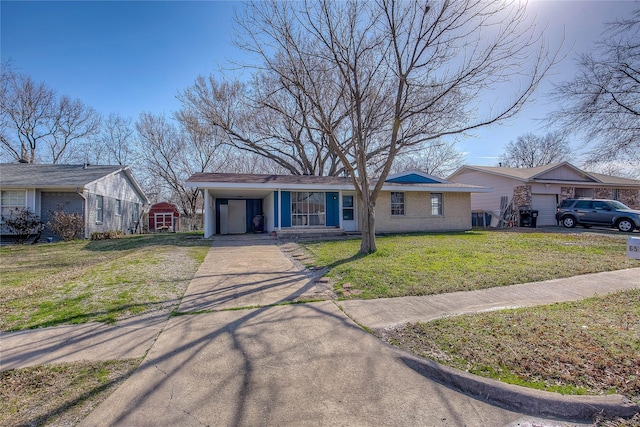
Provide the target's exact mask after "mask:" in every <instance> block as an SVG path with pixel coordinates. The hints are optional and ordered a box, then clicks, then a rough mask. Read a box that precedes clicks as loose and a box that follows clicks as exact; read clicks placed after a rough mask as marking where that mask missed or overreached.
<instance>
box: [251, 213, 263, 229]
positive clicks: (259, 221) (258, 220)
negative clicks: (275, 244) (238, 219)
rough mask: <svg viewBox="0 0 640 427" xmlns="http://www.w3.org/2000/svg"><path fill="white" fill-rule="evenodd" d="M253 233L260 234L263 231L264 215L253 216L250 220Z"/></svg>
mask: <svg viewBox="0 0 640 427" xmlns="http://www.w3.org/2000/svg"><path fill="white" fill-rule="evenodd" d="M251 223H252V224H253V232H254V233H262V232H263V231H264V215H254V217H253V219H252V220H251Z"/></svg>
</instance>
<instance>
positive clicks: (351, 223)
mask: <svg viewBox="0 0 640 427" xmlns="http://www.w3.org/2000/svg"><path fill="white" fill-rule="evenodd" d="M342 228H343V229H344V230H345V231H358V216H357V214H356V193H348V192H343V193H342Z"/></svg>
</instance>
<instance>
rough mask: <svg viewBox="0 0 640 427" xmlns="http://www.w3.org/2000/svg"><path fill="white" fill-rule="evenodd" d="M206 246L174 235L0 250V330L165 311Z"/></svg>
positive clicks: (193, 237)
mask: <svg viewBox="0 0 640 427" xmlns="http://www.w3.org/2000/svg"><path fill="white" fill-rule="evenodd" d="M210 245H211V243H210V242H209V241H206V240H203V239H201V236H200V235H194V234H187V233H184V234H183V233H178V234H158V235H132V236H125V237H122V238H118V239H114V240H101V241H74V242H68V243H64V242H61V243H50V244H38V245H18V246H7V247H3V248H0V260H1V261H2V268H1V269H0V330H2V331H15V330H20V329H29V328H38V327H47V326H55V325H60V324H69V323H83V322H88V321H102V322H114V321H116V320H117V319H118V318H121V317H123V316H128V315H132V314H139V313H142V312H147V311H152V310H167V312H168V310H170V309H172V308H174V307H176V306H177V305H178V304H179V301H180V298H181V297H182V295H183V294H184V291H185V289H186V287H187V285H188V284H189V281H190V280H191V278H192V277H193V275H194V273H195V272H196V270H197V269H198V267H199V265H200V264H201V263H202V261H203V260H204V257H205V255H206V253H207V251H208V249H209V247H210Z"/></svg>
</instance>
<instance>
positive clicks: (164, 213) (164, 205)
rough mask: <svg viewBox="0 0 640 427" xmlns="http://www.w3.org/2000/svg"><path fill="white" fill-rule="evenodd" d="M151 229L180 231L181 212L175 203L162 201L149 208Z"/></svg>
mask: <svg viewBox="0 0 640 427" xmlns="http://www.w3.org/2000/svg"><path fill="white" fill-rule="evenodd" d="M148 226H149V231H151V232H155V231H180V212H179V211H178V208H177V206H176V205H174V204H173V203H168V202H160V203H156V204H153V205H151V208H149V221H148Z"/></svg>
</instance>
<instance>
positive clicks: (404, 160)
mask: <svg viewBox="0 0 640 427" xmlns="http://www.w3.org/2000/svg"><path fill="white" fill-rule="evenodd" d="M464 159H465V156H464V154H463V153H461V152H460V151H458V150H457V149H456V144H455V142H453V141H449V142H444V141H429V142H428V143H427V144H426V146H425V147H422V148H420V149H419V150H415V151H413V150H412V151H406V152H403V153H400V154H398V156H397V157H396V160H395V163H394V164H393V167H392V168H391V173H398V172H402V171H406V170H419V171H422V172H425V173H428V174H429V175H433V176H439V177H446V176H449V175H451V174H452V173H453V172H454V171H456V170H457V169H459V168H460V167H462V165H463V164H464Z"/></svg>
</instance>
